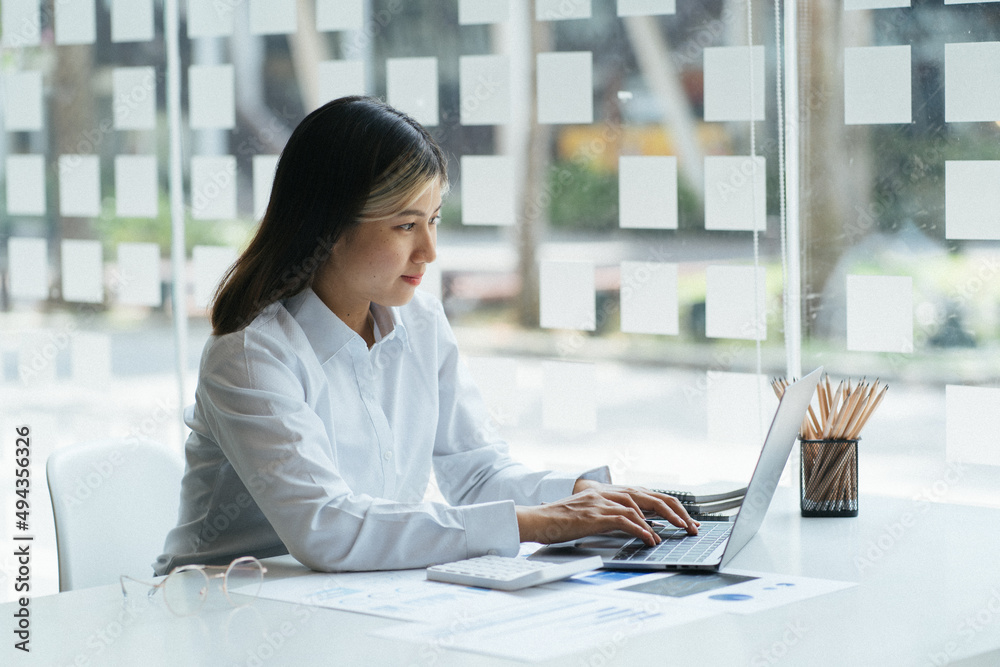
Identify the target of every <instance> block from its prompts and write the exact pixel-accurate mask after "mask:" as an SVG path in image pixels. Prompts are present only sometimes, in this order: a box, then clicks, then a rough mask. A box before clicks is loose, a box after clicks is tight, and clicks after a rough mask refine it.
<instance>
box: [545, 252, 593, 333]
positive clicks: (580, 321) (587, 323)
mask: <svg viewBox="0 0 1000 667" xmlns="http://www.w3.org/2000/svg"><path fill="white" fill-rule="evenodd" d="M594 280H595V278H594V263H593V262H583V261H543V262H542V263H541V267H540V269H539V289H540V290H541V298H540V308H541V318H540V319H541V326H542V328H543V329H576V330H578V331H593V330H594V329H595V328H596V326H597V304H596V299H597V291H596V287H595V283H594Z"/></svg>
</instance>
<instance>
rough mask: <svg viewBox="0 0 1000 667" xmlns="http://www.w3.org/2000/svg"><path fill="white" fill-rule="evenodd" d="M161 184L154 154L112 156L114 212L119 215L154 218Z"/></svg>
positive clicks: (158, 203)
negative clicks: (113, 168)
mask: <svg viewBox="0 0 1000 667" xmlns="http://www.w3.org/2000/svg"><path fill="white" fill-rule="evenodd" d="M159 197H160V184H159V180H158V176H157V165H156V156H155V155H118V156H117V157H115V214H116V215H118V217H120V218H155V217H156V216H158V215H159V212H160V200H159Z"/></svg>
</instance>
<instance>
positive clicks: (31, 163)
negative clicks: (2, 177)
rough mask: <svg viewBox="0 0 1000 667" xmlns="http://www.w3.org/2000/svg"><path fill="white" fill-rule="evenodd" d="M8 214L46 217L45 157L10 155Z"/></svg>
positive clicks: (8, 167)
mask: <svg viewBox="0 0 1000 667" xmlns="http://www.w3.org/2000/svg"><path fill="white" fill-rule="evenodd" d="M5 166H6V167H7V213H8V214H10V215H45V156H43V155H8V156H7V160H6V165H5Z"/></svg>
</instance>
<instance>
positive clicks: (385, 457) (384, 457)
mask: <svg viewBox="0 0 1000 667" xmlns="http://www.w3.org/2000/svg"><path fill="white" fill-rule="evenodd" d="M382 458H383V459H385V460H386V461H389V460H390V459H392V451H388V452H386V453H385V454H383V455H382Z"/></svg>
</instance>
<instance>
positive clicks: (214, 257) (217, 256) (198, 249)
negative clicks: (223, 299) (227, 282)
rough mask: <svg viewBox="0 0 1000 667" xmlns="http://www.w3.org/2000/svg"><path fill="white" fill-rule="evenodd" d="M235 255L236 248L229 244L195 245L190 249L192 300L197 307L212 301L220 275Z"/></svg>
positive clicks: (227, 268) (206, 305) (227, 267)
mask: <svg viewBox="0 0 1000 667" xmlns="http://www.w3.org/2000/svg"><path fill="white" fill-rule="evenodd" d="M236 257H237V252H236V248H230V247H229V246H206V245H196V246H195V247H194V248H193V249H192V251H191V260H192V264H193V265H194V301H195V304H196V305H197V306H198V307H199V308H207V307H208V306H209V305H210V304H211V303H212V299H214V298H215V291H216V290H217V289H218V287H219V283H220V282H221V281H222V277H223V276H224V275H225V274H226V271H228V270H229V267H230V266H232V265H233V262H235V261H236Z"/></svg>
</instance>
